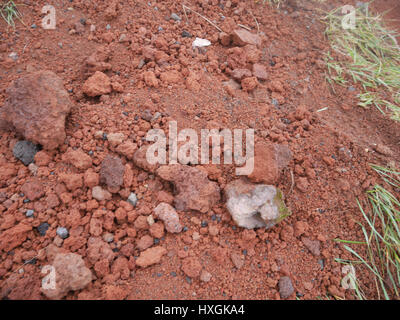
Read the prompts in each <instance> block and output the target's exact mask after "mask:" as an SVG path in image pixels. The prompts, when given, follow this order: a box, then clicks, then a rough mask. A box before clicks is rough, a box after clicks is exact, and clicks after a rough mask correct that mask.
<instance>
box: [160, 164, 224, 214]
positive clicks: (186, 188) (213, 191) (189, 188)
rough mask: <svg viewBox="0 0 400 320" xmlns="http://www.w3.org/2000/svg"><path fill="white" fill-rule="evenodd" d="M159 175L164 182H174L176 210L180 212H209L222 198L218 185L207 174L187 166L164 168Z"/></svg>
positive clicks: (167, 166)
mask: <svg viewBox="0 0 400 320" xmlns="http://www.w3.org/2000/svg"><path fill="white" fill-rule="evenodd" d="M157 174H158V175H159V177H160V178H161V179H163V180H166V181H170V182H172V183H173V184H174V185H175V187H176V191H177V195H176V196H175V198H174V204H175V208H176V209H177V210H179V211H186V210H190V209H191V210H196V211H200V212H202V213H205V212H207V211H209V210H210V209H211V208H212V207H213V206H214V205H215V204H217V202H218V201H219V200H220V198H221V194H220V189H219V187H218V184H217V183H215V182H211V181H210V180H208V177H207V173H206V172H204V171H202V170H200V169H197V168H194V167H190V166H186V165H180V164H174V165H166V166H162V167H160V168H159V169H158V170H157Z"/></svg>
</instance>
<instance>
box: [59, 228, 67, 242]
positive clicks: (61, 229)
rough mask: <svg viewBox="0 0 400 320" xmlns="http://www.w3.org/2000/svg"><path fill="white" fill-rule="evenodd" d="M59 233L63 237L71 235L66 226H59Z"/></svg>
mask: <svg viewBox="0 0 400 320" xmlns="http://www.w3.org/2000/svg"><path fill="white" fill-rule="evenodd" d="M57 234H58V236H59V237H60V238H61V239H66V238H68V236H69V233H68V230H67V229H66V228H64V227H58V228H57Z"/></svg>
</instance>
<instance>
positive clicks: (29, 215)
mask: <svg viewBox="0 0 400 320" xmlns="http://www.w3.org/2000/svg"><path fill="white" fill-rule="evenodd" d="M34 213H35V211H34V210H31V209H29V210H27V211H26V213H25V215H26V216H27V217H28V218H30V217H33V214H34Z"/></svg>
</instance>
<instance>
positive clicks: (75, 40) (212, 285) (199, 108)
mask: <svg viewBox="0 0 400 320" xmlns="http://www.w3.org/2000/svg"><path fill="white" fill-rule="evenodd" d="M23 2H24V3H25V4H26V6H23V7H21V12H22V13H23V16H24V22H25V26H23V25H22V24H20V23H18V24H17V28H16V30H15V31H13V30H12V29H6V25H5V24H4V22H3V21H1V22H0V26H1V29H0V30H1V31H0V39H1V42H0V88H1V91H0V105H1V109H0V126H1V128H2V131H1V136H0V149H1V154H0V289H1V290H0V296H1V297H2V298H3V299H47V298H49V299H61V298H65V299H150V298H152V299H287V298H289V299H294V298H296V297H297V298H300V299H315V298H318V297H322V298H327V297H341V298H348V299H352V298H353V295H352V292H351V290H347V291H346V290H344V289H343V288H342V287H341V285H340V281H341V279H342V277H343V276H344V275H343V274H342V269H341V267H342V266H341V265H340V264H339V263H337V262H335V258H342V259H346V258H350V255H349V253H348V252H347V251H346V250H345V249H344V248H343V245H342V244H340V243H338V242H335V241H334V239H337V238H340V239H351V240H360V239H362V237H363V236H362V233H361V229H360V228H359V227H358V225H357V224H356V222H357V221H361V220H362V216H361V214H360V212H359V209H358V206H357V202H356V198H359V199H360V200H361V201H363V199H364V194H365V191H366V190H367V189H368V188H369V187H371V186H372V185H373V184H374V183H376V182H377V181H378V180H377V179H378V178H377V176H376V175H375V174H374V173H373V172H372V170H371V169H370V167H369V165H368V164H369V163H371V162H372V163H378V164H382V165H390V166H394V167H396V166H398V162H397V161H398V156H399V154H400V145H399V143H398V141H399V137H400V130H399V126H398V125H397V124H396V123H394V122H392V121H390V120H388V119H387V118H386V117H384V116H382V115H381V114H380V113H379V112H378V111H376V110H374V109H370V110H364V109H361V108H359V107H357V106H356V104H357V97H356V96H357V94H358V92H359V89H360V88H357V86H354V87H351V88H347V87H338V88H336V94H333V92H332V91H331V90H330V88H329V86H328V85H327V83H326V81H325V71H326V69H325V64H324V60H323V58H324V52H326V51H327V50H328V49H329V44H328V43H327V41H326V39H325V38H324V34H323V30H324V25H323V24H322V23H321V22H320V20H319V17H320V13H319V12H318V11H317V9H318V8H321V9H325V10H330V9H333V8H336V7H337V6H339V5H340V4H343V3H344V2H343V1H330V2H329V3H327V4H316V3H315V2H312V1H299V0H298V1H288V3H287V4H285V5H283V6H282V7H281V8H280V9H279V10H276V9H274V8H272V7H270V6H268V5H261V4H256V3H254V1H238V0H231V1H218V0H199V1H187V2H186V5H187V7H189V8H191V9H193V10H194V11H196V12H197V13H199V14H201V15H202V16H203V17H207V19H209V21H207V20H205V19H204V18H203V17H201V16H199V15H197V14H195V13H194V12H192V11H191V10H189V9H186V10H184V9H183V7H182V4H181V2H180V1H171V0H167V1H140V0H138V1H115V0H111V1H103V0H101V1H83V0H81V1H79V0H78V1H77V0H73V1H61V0H59V1H53V5H54V6H55V8H56V13H57V27H56V29H55V30H44V29H43V28H42V27H41V19H42V17H43V14H41V8H42V6H43V5H44V4H46V3H45V1H41V0H40V1H28V0H25V1H23ZM376 2H377V3H378V8H387V6H389V7H393V8H397V9H396V10H397V12H399V7H398V6H397V7H396V3H395V1H392V2H390V1H376ZM379 4H381V5H382V6H381V7H379ZM210 22H211V23H210ZM196 37H199V38H203V39H208V40H209V41H210V42H211V45H210V46H208V47H205V48H193V47H192V43H193V41H194V40H195V38H196ZM321 110H322V111H321ZM170 121H177V124H178V129H182V128H193V129H195V130H197V131H198V132H200V129H202V128H209V129H211V128H215V129H224V128H228V129H231V130H233V129H248V128H253V129H254V130H255V142H256V143H255V151H256V154H255V158H254V160H255V170H254V172H253V173H252V174H251V175H249V176H248V177H241V178H238V176H236V174H235V166H234V165H212V164H209V165H189V166H187V165H166V166H158V165H151V164H149V163H148V162H147V161H146V158H145V155H146V150H147V148H148V145H149V142H147V141H146V139H145V136H146V134H147V132H148V131H149V130H150V129H163V130H165V132H168V123H169V122H170ZM394 192H395V190H394ZM277 195H279V197H278V198H277V197H276V196H277ZM243 199H244V200H243ZM260 199H261V200H260ZM265 202H268V203H270V205H269V206H265V205H264V203H265ZM249 208H250V209H251V210H250V209H249ZM246 210H247V211H246ZM249 212H250V213H252V212H257V215H256V216H254V215H250V216H249ZM282 212H284V213H285V217H286V216H287V217H286V218H285V219H283V220H282V221H281V219H280V217H281V215H282ZM290 213H291V215H289V214H290ZM48 266H52V267H53V268H54V270H53V271H54V273H55V276H56V288H48V287H47V286H46V285H45V284H46V281H47V280H48V279H49V275H50V274H49V275H46V272H48V271H49V269H48ZM50 273H51V270H50ZM357 276H358V277H359V279H360V280H361V281H363V282H364V283H366V284H367V290H368V289H369V292H367V294H368V295H369V296H370V297H371V298H373V297H374V295H375V293H374V290H373V280H372V279H370V278H369V276H368V274H367V273H359V274H357ZM42 281H43V283H44V285H42ZM368 284H371V285H370V286H368Z"/></svg>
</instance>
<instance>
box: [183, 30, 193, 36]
mask: <svg viewBox="0 0 400 320" xmlns="http://www.w3.org/2000/svg"><path fill="white" fill-rule="evenodd" d="M182 37H183V38H191V37H192V35H191V34H190V33H189V32H187V31H186V30H183V31H182Z"/></svg>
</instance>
